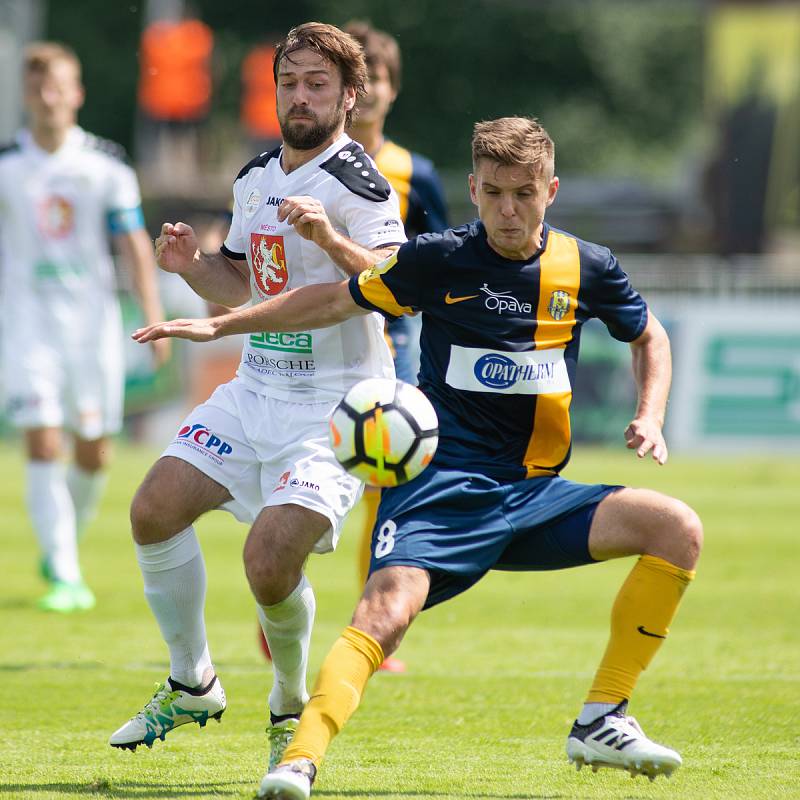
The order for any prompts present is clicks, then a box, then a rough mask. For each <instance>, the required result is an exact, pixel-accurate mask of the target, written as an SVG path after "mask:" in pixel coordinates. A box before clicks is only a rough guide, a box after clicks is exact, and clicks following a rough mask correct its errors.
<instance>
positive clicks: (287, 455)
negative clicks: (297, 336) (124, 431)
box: [162, 378, 364, 553]
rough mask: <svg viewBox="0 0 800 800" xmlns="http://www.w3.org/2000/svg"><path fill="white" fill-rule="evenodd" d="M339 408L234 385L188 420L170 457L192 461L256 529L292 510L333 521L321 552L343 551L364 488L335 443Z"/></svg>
mask: <svg viewBox="0 0 800 800" xmlns="http://www.w3.org/2000/svg"><path fill="white" fill-rule="evenodd" d="M334 407H335V404H333V403H331V402H330V401H329V400H326V401H325V402H323V403H293V402H286V401H285V400H278V399H276V398H274V397H269V396H265V395H262V394H259V393H257V392H254V391H252V390H251V389H248V388H247V387H246V386H245V385H244V384H243V382H242V381H240V380H239V379H238V378H234V379H233V380H232V381H231V382H230V383H225V384H223V385H222V386H220V387H218V388H217V389H216V390H215V391H214V394H212V395H211V397H210V398H209V399H208V400H207V401H206V402H205V403H203V404H202V405H199V406H197V408H195V409H194V410H193V411H192V412H191V413H190V414H189V416H187V417H186V419H185V420H184V421H183V424H182V425H181V426H180V428H179V429H178V433H177V434H176V436H175V438H174V439H173V440H172V443H171V444H170V445H169V446H168V447H167V449H166V450H164V452H163V454H162V455H164V456H174V457H175V458H180V459H182V460H183V461H186V462H188V463H189V464H191V465H192V466H193V467H196V468H197V469H199V470H200V471H201V472H202V473H204V474H205V475H208V477H209V478H211V479H212V480H215V481H216V482H217V483H219V484H221V485H222V486H224V487H225V488H226V489H227V490H228V491H229V492H230V494H231V496H232V497H233V500H232V501H229V502H227V503H225V504H224V505H223V506H222V508H223V509H224V510H226V511H230V512H231V513H232V514H233V515H234V516H235V517H236V518H237V519H238V520H240V521H241V522H253V520H255V518H256V517H257V516H258V514H259V512H260V511H261V509H262V508H266V507H268V506H281V505H288V504H290V503H292V504H296V505H299V506H302V507H303V508H308V509H311V510H312V511H316V512H318V513H319V514H322V515H323V516H325V517H327V518H328V520H329V521H330V528H329V529H328V530H327V531H326V532H325V534H324V535H323V536H322V537H321V538H320V540H319V541H318V542H317V544H316V545H315V546H314V552H315V553H327V552H330V551H331V550H333V549H334V548H335V547H336V543H337V541H338V540H339V534H340V532H341V527H342V523H343V522H344V518H345V517H346V516H347V514H348V512H349V511H350V510H351V509H352V508H353V506H355V504H356V503H357V502H358V500H359V498H360V497H361V493H362V491H363V488H364V487H363V484H362V483H361V481H359V480H358V478H355V477H353V476H352V475H350V474H349V473H348V472H346V471H345V470H344V469H343V468H342V466H341V465H340V464H339V462H338V461H337V460H336V458H335V456H334V455H333V452H332V450H331V449H330V445H329V443H328V419H329V418H330V415H331V413H332V412H333V409H334Z"/></svg>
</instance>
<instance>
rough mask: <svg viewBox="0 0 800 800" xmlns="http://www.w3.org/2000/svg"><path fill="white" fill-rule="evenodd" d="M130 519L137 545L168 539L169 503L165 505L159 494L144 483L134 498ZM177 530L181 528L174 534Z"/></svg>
mask: <svg viewBox="0 0 800 800" xmlns="http://www.w3.org/2000/svg"><path fill="white" fill-rule="evenodd" d="M130 519H131V531H132V533H133V539H134V541H135V542H136V543H137V544H153V543H154V542H160V541H163V540H164V539H165V538H167V537H165V535H164V534H165V532H168V531H169V530H170V522H171V519H170V514H169V503H165V502H164V499H163V498H161V497H159V495H158V492H156V491H153V489H152V488H151V487H150V486H148V485H147V484H146V483H144V484H142V485H141V486H140V487H139V489H138V490H137V492H136V494H135V495H134V496H133V500H132V502H131V510H130ZM172 527H174V526H172ZM177 530H180V527H178V528H177V529H176V531H173V532H177Z"/></svg>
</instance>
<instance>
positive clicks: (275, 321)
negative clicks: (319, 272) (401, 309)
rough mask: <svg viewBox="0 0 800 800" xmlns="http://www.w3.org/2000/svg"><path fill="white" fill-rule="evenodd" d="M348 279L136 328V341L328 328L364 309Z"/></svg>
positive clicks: (200, 339) (206, 338) (199, 339)
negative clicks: (227, 311) (198, 316)
mask: <svg viewBox="0 0 800 800" xmlns="http://www.w3.org/2000/svg"><path fill="white" fill-rule="evenodd" d="M347 284H348V281H342V282H341V283H318V284H315V285H313V286H301V287H299V288H297V289H292V290H291V291H289V292H286V294H282V295H280V296H278V297H276V298H275V299H274V300H270V301H269V302H268V303H259V304H258V305H255V306H251V307H249V308H243V309H240V310H239V311H232V312H231V313H230V314H223V315H222V316H219V317H209V318H207V319H173V320H170V321H169V322H160V323H158V324H156V325H149V326H146V327H144V328H140V329H139V330H137V331H135V332H134V334H133V338H134V339H135V340H136V341H137V342H139V343H142V344H143V343H144V342H152V341H155V340H156V339H163V338H164V337H174V338H177V339H190V340H191V341H193V342H208V341H211V340H212V339H219V338H221V337H222V336H232V335H234V334H237V333H261V332H273V331H274V332H280V331H285V332H287V333H288V332H292V331H306V330H310V329H313V328H327V327H330V326H331V325H336V324H337V323H339V322H344V321H345V320H346V319H349V318H350V317H354V316H356V315H357V314H368V313H369V311H367V309H365V308H362V307H361V306H359V305H357V304H356V303H355V301H354V300H353V298H352V296H351V294H350V290H349V289H348V286H347Z"/></svg>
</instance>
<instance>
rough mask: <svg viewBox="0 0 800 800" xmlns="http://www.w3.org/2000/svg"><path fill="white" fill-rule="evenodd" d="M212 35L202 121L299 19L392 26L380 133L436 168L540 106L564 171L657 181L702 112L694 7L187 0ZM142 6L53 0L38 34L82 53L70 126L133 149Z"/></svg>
mask: <svg viewBox="0 0 800 800" xmlns="http://www.w3.org/2000/svg"><path fill="white" fill-rule="evenodd" d="M191 6H192V8H193V9H194V11H195V12H196V13H197V15H198V16H199V17H200V18H201V19H203V20H204V21H205V22H206V23H208V24H209V25H210V26H211V27H212V28H213V29H214V31H215V36H216V42H215V53H214V69H215V94H214V105H213V109H212V112H211V116H210V119H209V121H208V122H209V124H210V125H211V126H212V127H213V126H214V125H216V124H220V125H222V126H223V127H225V128H228V127H229V126H230V122H231V119H236V118H238V113H239V94H240V76H239V68H240V65H241V61H242V59H243V57H244V55H245V53H246V52H247V50H248V49H249V47H251V46H252V45H253V44H256V43H260V42H264V41H267V42H269V41H274V40H275V39H276V38H278V37H280V36H281V35H282V34H283V33H285V31H286V30H287V29H288V28H289V27H290V26H292V25H294V24H298V23H300V22H304V21H308V20H311V19H319V20H322V21H328V22H333V23H336V24H343V23H344V22H346V21H347V20H348V19H351V18H353V17H357V18H361V19H369V20H370V21H371V22H372V23H373V24H374V25H376V26H377V27H381V28H384V29H385V30H387V31H389V32H391V33H393V34H394V35H395V36H396V37H397V38H398V40H399V41H400V44H401V47H402V51H403V57H404V86H403V91H402V93H401V95H400V97H399V99H398V101H397V103H396V106H395V109H394V110H393V112H392V114H391V116H390V118H389V124H388V131H389V133H390V135H392V136H393V137H395V138H396V139H397V140H398V141H400V142H402V143H404V144H406V145H407V146H410V147H412V148H413V149H416V150H419V151H420V152H423V153H424V154H426V155H428V156H430V157H431V158H433V159H434V160H435V162H436V163H437V164H438V165H440V166H441V167H442V168H443V169H444V170H448V169H465V168H466V167H467V165H468V163H469V139H470V135H471V129H472V124H473V123H474V122H475V121H476V120H477V119H486V118H491V117H494V116H502V115H507V114H533V115H535V116H538V117H539V118H540V119H541V120H542V121H543V123H544V124H545V125H546V126H547V128H548V129H549V130H550V131H551V133H552V134H553V136H554V138H555V140H556V143H557V146H558V161H559V169H560V171H561V172H564V173H567V172H572V173H575V172H580V173H584V174H587V173H588V174H612V173H615V174H620V173H627V174H633V173H639V174H640V175H641V174H643V173H645V174H648V175H650V176H653V177H659V176H668V175H669V173H670V171H671V170H672V169H673V168H674V166H675V163H676V159H678V158H680V156H681V154H682V153H683V152H684V151H685V149H686V147H687V146H688V145H689V144H690V143H692V142H693V141H694V138H695V137H696V133H697V130H698V128H699V125H700V123H701V121H702V108H701V104H702V78H703V53H702V45H703V23H704V18H703V14H704V10H703V7H702V5H701V4H699V3H692V2H683V1H678V0H675V1H674V2H652V1H651V2H632V1H631V2H618V1H617V0H608V1H607V2H599V1H595V2H589V1H587V2H577V1H575V2H555V1H554V2H537V1H536V0H528V1H527V2H525V1H524V0H442V1H441V2H436V3H432V2H430V0H403V2H402V3H399V2H395V3H388V2H374V0H339V2H338V3H336V4H331V3H330V2H327V0H293V2H292V3H291V4H289V3H284V4H278V3H263V4H256V3H253V2H252V0H226V2H224V3H220V2H218V0H194V2H193V3H192V4H191ZM142 22H143V10H142V4H141V3H140V2H135V0H130V2H126V3H118V4H117V3H113V4H109V3H108V2H107V1H106V0H75V2H71V3H60V2H51V3H50V4H49V8H48V12H47V21H46V30H45V35H46V36H48V37H50V38H55V39H60V40H63V41H65V42H68V43H70V44H71V45H72V46H73V47H75V48H76V50H77V51H78V53H79V55H80V56H81V58H82V59H83V63H84V78H85V82H86V86H87V90H88V102H87V104H86V108H85V109H84V111H83V112H82V115H81V122H82V124H83V125H85V127H87V128H88V129H90V130H92V131H94V132H96V133H98V134H100V135H104V136H108V137H109V138H112V139H115V140H116V141H119V142H122V143H123V144H125V145H126V146H127V147H128V148H132V144H133V123H134V120H135V114H136V109H135V97H136V81H137V74H138V62H137V46H138V40H139V36H140V33H141V29H142Z"/></svg>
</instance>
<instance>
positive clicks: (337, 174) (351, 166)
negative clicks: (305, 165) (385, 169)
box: [320, 142, 392, 203]
mask: <svg viewBox="0 0 800 800" xmlns="http://www.w3.org/2000/svg"><path fill="white" fill-rule="evenodd" d="M320 168H321V169H324V170H325V172H328V173H330V174H331V175H333V177H334V178H336V180H337V181H339V183H341V184H343V185H344V186H346V187H347V188H348V189H349V190H350V191H351V192H352V193H353V194H357V195H358V196H359V197H363V198H364V199H365V200H372V202H373V203H382V202H383V201H384V200H388V199H389V196H390V195H391V193H392V187H391V186H390V185H389V182H388V181H387V180H386V178H384V177H383V175H381V173H380V172H378V170H377V169H376V167H375V165H374V164H373V163H372V160H371V159H370V158H369V156H367V155H366V154H365V153H364V148H363V147H361V145H360V144H357V143H356V142H348V143H347V144H346V145H344V146H343V147H342V149H341V150H340V151H339V152H338V153H334V154H333V155H332V156H331V157H330V158H329V159H328V160H327V161H323V162H322V164H320Z"/></svg>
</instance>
